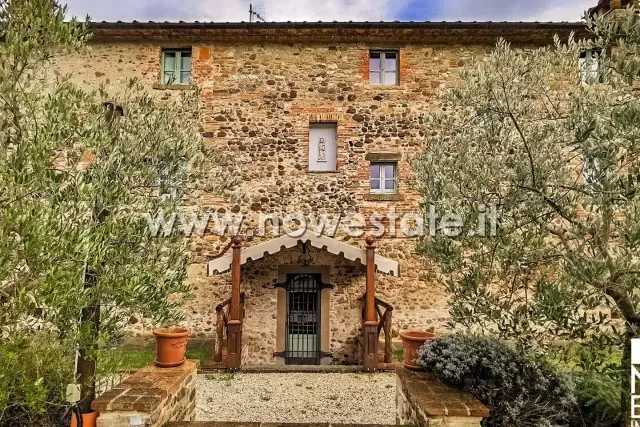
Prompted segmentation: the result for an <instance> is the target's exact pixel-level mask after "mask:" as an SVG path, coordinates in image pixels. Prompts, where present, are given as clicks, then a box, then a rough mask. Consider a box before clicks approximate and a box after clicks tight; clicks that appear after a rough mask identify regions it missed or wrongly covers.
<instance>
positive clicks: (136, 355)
mask: <svg viewBox="0 0 640 427" xmlns="http://www.w3.org/2000/svg"><path fill="white" fill-rule="evenodd" d="M109 356H110V357H113V358H115V359H116V360H118V362H119V364H120V365H121V366H122V368H123V369H140V368H144V367H145V366H149V365H151V364H152V363H153V361H154V359H155V349H154V348H145V347H132V346H126V345H125V346H122V347H118V348H116V349H115V350H113V352H112V353H111V354H110V355H109ZM186 357H187V359H197V360H199V361H200V363H203V362H205V361H207V360H210V359H211V358H212V357H213V352H212V349H211V345H210V344H208V343H203V342H193V343H192V342H190V343H189V344H187V352H186Z"/></svg>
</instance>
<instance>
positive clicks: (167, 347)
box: [153, 328, 191, 368]
mask: <svg viewBox="0 0 640 427" xmlns="http://www.w3.org/2000/svg"><path fill="white" fill-rule="evenodd" d="M190 333H191V331H190V330H189V329H187V328H158V329H154V330H153V335H155V336H156V360H155V362H156V365H158V366H160V367H162V368H170V367H173V366H180V365H182V364H183V363H184V361H185V360H186V358H185V357H184V352H185V350H186V349H187V337H188V336H189V334H190Z"/></svg>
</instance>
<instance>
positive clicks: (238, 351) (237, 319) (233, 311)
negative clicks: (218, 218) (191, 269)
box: [227, 236, 242, 370]
mask: <svg viewBox="0 0 640 427" xmlns="http://www.w3.org/2000/svg"><path fill="white" fill-rule="evenodd" d="M232 242H233V246H232V249H233V261H232V264H231V307H230V309H229V324H228V326H227V352H228V355H227V368H229V369H232V370H236V369H239V368H240V363H241V358H242V316H241V314H240V310H241V308H240V261H241V260H240V253H241V251H242V238H241V237H240V236H234V237H233V239H232Z"/></svg>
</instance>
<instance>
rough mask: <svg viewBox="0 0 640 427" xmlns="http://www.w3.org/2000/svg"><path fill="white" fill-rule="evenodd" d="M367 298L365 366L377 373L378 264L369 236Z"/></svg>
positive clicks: (364, 329)
mask: <svg viewBox="0 0 640 427" xmlns="http://www.w3.org/2000/svg"><path fill="white" fill-rule="evenodd" d="M365 242H366V243H367V297H366V315H365V322H364V328H363V333H364V337H363V341H364V354H363V364H364V369H365V371H370V372H372V371H375V370H376V369H377V367H378V320H377V318H376V284H375V273H376V262H375V248H376V247H375V246H374V245H373V242H374V240H373V237H371V236H367V238H366V239H365Z"/></svg>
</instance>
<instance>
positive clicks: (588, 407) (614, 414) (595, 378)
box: [571, 373, 622, 427]
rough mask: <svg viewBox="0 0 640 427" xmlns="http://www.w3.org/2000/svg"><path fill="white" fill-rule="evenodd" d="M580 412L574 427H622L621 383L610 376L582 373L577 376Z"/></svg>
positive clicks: (575, 418)
mask: <svg viewBox="0 0 640 427" xmlns="http://www.w3.org/2000/svg"><path fill="white" fill-rule="evenodd" d="M574 382H575V384H576V392H575V393H576V397H577V399H578V410H577V411H576V413H575V414H574V417H573V419H572V420H571V426H572V427H582V426H588V427H614V426H619V425H620V418H621V416H622V410H621V407H620V404H621V402H620V395H621V393H620V392H621V390H620V382H619V381H618V380H617V379H616V378H612V377H611V376H609V375H605V374H597V373H580V374H577V375H576V376H575V380H574Z"/></svg>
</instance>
